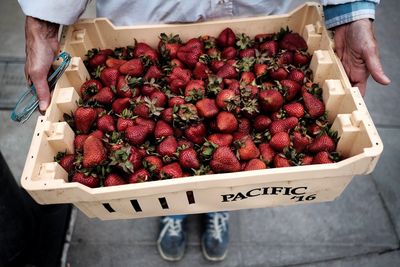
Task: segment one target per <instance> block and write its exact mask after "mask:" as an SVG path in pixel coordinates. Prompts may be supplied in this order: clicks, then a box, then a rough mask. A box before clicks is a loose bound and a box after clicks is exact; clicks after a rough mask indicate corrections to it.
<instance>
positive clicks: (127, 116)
mask: <svg viewBox="0 0 400 267" xmlns="http://www.w3.org/2000/svg"><path fill="white" fill-rule="evenodd" d="M132 115H133V114H132V112H131V111H130V110H128V109H124V111H122V113H121V115H120V116H119V117H118V120H117V131H118V132H123V131H125V130H126V128H128V127H129V126H133V125H135V122H134V121H133V119H132Z"/></svg>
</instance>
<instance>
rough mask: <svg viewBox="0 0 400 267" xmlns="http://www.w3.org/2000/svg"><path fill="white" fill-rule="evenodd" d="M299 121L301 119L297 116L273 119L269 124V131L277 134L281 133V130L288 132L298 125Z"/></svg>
mask: <svg viewBox="0 0 400 267" xmlns="http://www.w3.org/2000/svg"><path fill="white" fill-rule="evenodd" d="M298 123H299V120H298V119H297V118H296V117H289V118H286V119H282V120H277V121H273V122H271V124H270V125H269V132H270V133H271V135H275V134H276V133H280V132H286V133H287V132H288V131H289V130H291V129H293V128H294V127H296V125H297V124H298Z"/></svg>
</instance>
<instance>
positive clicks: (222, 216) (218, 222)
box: [208, 212, 229, 242]
mask: <svg viewBox="0 0 400 267" xmlns="http://www.w3.org/2000/svg"><path fill="white" fill-rule="evenodd" d="M228 219H229V214H228V213H220V212H217V213H214V214H213V215H212V216H210V219H209V222H208V227H209V229H208V230H209V231H210V233H211V235H212V237H213V238H215V239H216V240H218V241H219V242H222V233H223V232H225V231H227V229H228V224H227V222H228Z"/></svg>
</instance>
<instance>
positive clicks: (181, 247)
mask: <svg viewBox="0 0 400 267" xmlns="http://www.w3.org/2000/svg"><path fill="white" fill-rule="evenodd" d="M186 218H187V215H174V216H166V217H162V218H161V219H160V233H159V235H158V240H157V248H158V251H159V253H160V255H161V257H162V258H163V259H164V260H167V261H179V260H181V259H182V258H183V255H184V254H185V250H186V239H187V233H186Z"/></svg>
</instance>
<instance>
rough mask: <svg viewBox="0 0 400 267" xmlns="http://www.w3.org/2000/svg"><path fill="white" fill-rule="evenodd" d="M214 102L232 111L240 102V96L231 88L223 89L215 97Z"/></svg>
mask: <svg viewBox="0 0 400 267" xmlns="http://www.w3.org/2000/svg"><path fill="white" fill-rule="evenodd" d="M215 104H216V105H217V106H218V107H219V108H220V109H223V110H227V111H232V110H234V109H236V108H237V107H238V106H239V104H240V98H239V96H238V95H237V94H236V93H235V91H233V90H231V89H224V90H222V91H220V92H219V93H218V95H217V97H216V98H215Z"/></svg>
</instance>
